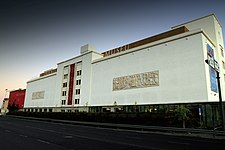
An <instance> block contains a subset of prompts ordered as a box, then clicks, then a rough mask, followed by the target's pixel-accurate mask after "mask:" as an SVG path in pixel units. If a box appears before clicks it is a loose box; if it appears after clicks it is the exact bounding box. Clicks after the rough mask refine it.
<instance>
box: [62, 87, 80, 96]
mask: <svg viewBox="0 0 225 150" xmlns="http://www.w3.org/2000/svg"><path fill="white" fill-rule="evenodd" d="M66 93H67V92H66V91H62V96H66ZM79 94H80V89H76V95H79Z"/></svg>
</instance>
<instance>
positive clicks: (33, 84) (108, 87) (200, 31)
mask: <svg viewBox="0 0 225 150" xmlns="http://www.w3.org/2000/svg"><path fill="white" fill-rule="evenodd" d="M224 57H225V56H224V43H223V33H222V27H221V25H220V23H219V21H218V19H217V18H216V17H215V15H213V14H212V15H208V16H205V17H202V18H199V19H196V20H193V21H190V22H187V23H184V24H181V25H178V26H175V27H172V29H171V30H169V31H167V32H164V33H161V34H159V35H155V36H152V37H149V38H146V39H142V40H139V41H136V42H133V43H130V44H126V45H123V46H121V47H118V48H114V49H112V50H108V51H105V52H103V53H101V54H100V53H97V52H96V50H95V47H94V46H92V45H85V46H82V47H81V50H80V55H79V56H76V57H74V58H71V59H69V60H65V61H63V62H60V63H58V64H57V69H51V70H48V71H46V72H44V73H42V74H41V75H40V77H39V78H37V79H33V80H30V81H28V82H27V90H26V98H25V104H24V110H25V111H32V112H33V111H38V112H42V111H50V112H52V111H54V112H77V111H91V112H102V111H111V112H114V111H128V112H130V111H140V112H144V111H149V112H151V111H156V110H159V109H160V107H161V106H163V105H169V106H174V105H175V104H193V105H194V104H198V105H197V106H196V107H197V108H200V107H201V108H202V109H201V111H203V109H205V107H206V106H205V105H204V108H203V104H208V103H216V102H218V101H219V95H218V83H217V81H216V73H215V71H214V70H213V69H212V68H211V67H210V66H209V65H208V64H206V63H205V60H207V59H213V60H216V61H217V62H218V63H219V67H220V68H219V70H220V76H221V78H220V81H221V91H222V97H223V99H224V97H225V81H224V78H225V59H224Z"/></svg>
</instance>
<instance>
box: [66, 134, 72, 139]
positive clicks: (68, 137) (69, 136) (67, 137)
mask: <svg viewBox="0 0 225 150" xmlns="http://www.w3.org/2000/svg"><path fill="white" fill-rule="evenodd" d="M64 138H66V139H71V138H73V136H72V135H66V136H64Z"/></svg>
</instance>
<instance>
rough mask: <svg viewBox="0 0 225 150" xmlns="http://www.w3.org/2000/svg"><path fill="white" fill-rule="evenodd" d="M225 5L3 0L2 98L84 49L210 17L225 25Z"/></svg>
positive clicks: (218, 1) (193, 0)
mask: <svg viewBox="0 0 225 150" xmlns="http://www.w3.org/2000/svg"><path fill="white" fill-rule="evenodd" d="M224 7H225V2H224V1H222V0H214V1H212V0H189V1H186V0H185V1H184V0H170V1H164V0H157V1H153V0H1V1H0V20H1V23H0V70H1V75H0V100H1V99H2V98H3V95H4V91H5V88H7V89H10V90H12V89H17V88H20V87H21V88H25V87H26V82H27V80H29V79H31V78H33V77H34V76H37V75H38V74H39V73H41V72H42V71H44V70H47V69H50V68H54V67H56V64H57V63H58V62H60V61H63V60H66V59H69V58H71V57H74V56H76V55H78V54H79V50H80V47H81V46H82V45H85V44H87V43H90V44H94V45H95V46H96V48H97V51H98V52H102V51H106V50H108V49H112V48H115V47H118V46H121V45H124V44H127V43H130V42H133V41H137V40H140V39H142V38H146V37H149V36H152V35H155V34H158V33H161V32H164V31H167V30H169V29H170V28H171V27H172V26H175V25H178V24H181V23H184V22H187V21H190V20H193V19H196V18H199V17H202V16H206V15H209V14H211V13H215V14H216V16H217V17H218V19H219V21H220V23H221V25H222V27H224V26H225V9H224ZM224 32H225V31H224ZM223 35H224V34H223Z"/></svg>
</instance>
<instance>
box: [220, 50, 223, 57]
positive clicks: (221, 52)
mask: <svg viewBox="0 0 225 150" xmlns="http://www.w3.org/2000/svg"><path fill="white" fill-rule="evenodd" d="M220 51H221V56H223V57H224V53H223V49H222V48H221V49H220Z"/></svg>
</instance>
